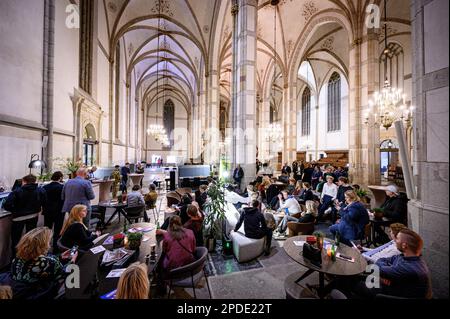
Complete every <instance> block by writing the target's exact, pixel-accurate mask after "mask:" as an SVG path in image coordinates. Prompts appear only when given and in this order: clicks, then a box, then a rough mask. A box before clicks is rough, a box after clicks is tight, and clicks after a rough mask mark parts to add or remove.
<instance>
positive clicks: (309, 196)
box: [297, 182, 314, 204]
mask: <svg viewBox="0 0 450 319" xmlns="http://www.w3.org/2000/svg"><path fill="white" fill-rule="evenodd" d="M302 187H303V189H302V192H301V193H300V196H298V198H297V200H298V201H299V203H300V204H305V203H306V202H307V201H309V200H314V194H313V192H312V189H311V185H310V184H309V183H308V182H304V183H302Z"/></svg>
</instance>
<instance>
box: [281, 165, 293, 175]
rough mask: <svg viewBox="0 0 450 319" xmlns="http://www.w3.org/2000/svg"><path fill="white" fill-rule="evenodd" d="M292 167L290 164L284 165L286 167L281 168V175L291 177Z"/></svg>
mask: <svg viewBox="0 0 450 319" xmlns="http://www.w3.org/2000/svg"><path fill="white" fill-rule="evenodd" d="M291 172H292V170H291V167H290V166H289V165H288V163H284V166H283V167H282V168H281V174H286V175H287V176H288V177H289V176H291Z"/></svg>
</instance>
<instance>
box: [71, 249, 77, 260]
mask: <svg viewBox="0 0 450 319" xmlns="http://www.w3.org/2000/svg"><path fill="white" fill-rule="evenodd" d="M77 251H78V246H73V247H72V249H71V250H70V258H71V259H72V258H73V256H75V254H76V253H77Z"/></svg>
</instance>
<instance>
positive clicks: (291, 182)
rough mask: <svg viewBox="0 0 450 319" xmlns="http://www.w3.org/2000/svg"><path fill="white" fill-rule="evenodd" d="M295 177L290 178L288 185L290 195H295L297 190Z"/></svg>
mask: <svg viewBox="0 0 450 319" xmlns="http://www.w3.org/2000/svg"><path fill="white" fill-rule="evenodd" d="M295 183H296V181H295V178H289V185H288V186H287V191H288V192H289V195H294V194H293V193H294V190H295Z"/></svg>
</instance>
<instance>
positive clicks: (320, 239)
mask: <svg viewBox="0 0 450 319" xmlns="http://www.w3.org/2000/svg"><path fill="white" fill-rule="evenodd" d="M313 236H315V237H316V245H317V248H318V249H319V250H322V248H323V240H324V238H325V234H324V233H322V232H320V231H315V232H314V233H313Z"/></svg>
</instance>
